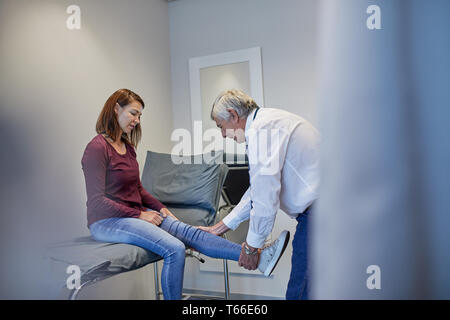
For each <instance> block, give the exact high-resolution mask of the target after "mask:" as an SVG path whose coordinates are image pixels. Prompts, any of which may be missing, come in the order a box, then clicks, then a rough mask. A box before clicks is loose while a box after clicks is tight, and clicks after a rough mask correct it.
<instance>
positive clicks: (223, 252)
mask: <svg viewBox="0 0 450 320" xmlns="http://www.w3.org/2000/svg"><path fill="white" fill-rule="evenodd" d="M89 229H90V231H91V234H92V236H93V238H94V239H95V240H97V241H104V242H116V243H128V244H132V245H136V246H139V247H142V248H144V249H146V250H149V251H151V252H154V253H156V254H158V255H160V256H161V257H163V258H164V265H163V269H162V274H161V287H162V291H163V294H164V299H166V300H174V299H176V300H179V299H181V297H182V289H183V276H184V261H185V249H186V247H189V248H193V249H195V250H197V251H199V252H201V253H203V254H205V255H207V256H209V257H212V258H220V259H228V260H235V261H238V260H239V255H240V253H241V246H240V245H239V244H236V243H233V242H230V241H228V240H225V239H224V238H221V237H218V236H215V235H213V234H210V233H208V232H205V231H202V230H200V229H197V228H195V227H193V226H190V225H187V224H185V223H183V222H181V221H177V220H175V219H174V218H172V217H170V216H167V217H165V218H164V220H163V222H162V223H161V224H160V225H159V226H156V225H154V224H152V223H150V222H147V221H144V220H141V219H136V218H108V219H103V220H99V221H96V222H94V223H93V224H91V225H90V227H89Z"/></svg>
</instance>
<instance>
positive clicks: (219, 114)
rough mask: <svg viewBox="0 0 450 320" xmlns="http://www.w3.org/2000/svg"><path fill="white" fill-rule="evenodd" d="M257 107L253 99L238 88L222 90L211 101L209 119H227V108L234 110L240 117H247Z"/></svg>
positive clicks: (228, 114)
mask: <svg viewBox="0 0 450 320" xmlns="http://www.w3.org/2000/svg"><path fill="white" fill-rule="evenodd" d="M257 107H258V105H257V104H256V102H255V100H253V99H252V98H251V97H250V96H248V95H247V94H245V93H244V92H242V91H240V90H236V89H233V90H227V91H223V92H221V93H220V94H219V95H218V96H217V98H216V100H215V101H214V103H213V106H212V109H211V119H212V120H214V119H215V118H216V119H219V120H225V121H228V120H229V119H230V113H229V112H228V111H227V110H229V109H233V110H235V111H236V113H237V114H238V116H239V117H240V118H242V117H247V116H248V115H249V114H250V113H251V112H252V111H253V110H254V109H256V108H257Z"/></svg>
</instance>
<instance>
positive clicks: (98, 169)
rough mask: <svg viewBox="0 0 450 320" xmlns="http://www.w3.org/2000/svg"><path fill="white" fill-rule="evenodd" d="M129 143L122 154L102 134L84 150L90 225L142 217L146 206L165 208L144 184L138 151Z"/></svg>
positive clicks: (154, 208)
mask: <svg viewBox="0 0 450 320" xmlns="http://www.w3.org/2000/svg"><path fill="white" fill-rule="evenodd" d="M125 145H126V150H127V151H126V153H125V154H124V155H121V154H119V153H118V152H117V151H116V149H114V147H113V146H112V145H111V144H110V143H109V142H107V141H106V139H105V138H104V137H103V136H102V135H101V134H98V135H97V136H95V137H94V138H93V139H92V140H91V141H90V142H89V143H88V145H87V146H86V149H85V150H84V154H83V158H82V160H81V165H82V168H83V172H84V177H85V181H86V193H87V202H86V205H87V220H88V227H89V226H90V225H91V224H92V223H94V222H95V221H98V220H101V219H106V218H112V217H128V218H130V217H131V218H138V217H139V215H140V214H141V211H145V210H146V208H149V209H152V210H155V211H160V210H161V209H162V208H165V206H164V205H163V204H162V203H161V202H159V201H158V200H157V199H155V198H154V197H153V196H152V195H151V194H149V193H148V192H147V191H146V190H145V189H144V187H143V186H142V183H141V179H140V178H139V165H138V163H137V161H136V152H135V150H134V148H133V147H132V146H130V145H128V144H125Z"/></svg>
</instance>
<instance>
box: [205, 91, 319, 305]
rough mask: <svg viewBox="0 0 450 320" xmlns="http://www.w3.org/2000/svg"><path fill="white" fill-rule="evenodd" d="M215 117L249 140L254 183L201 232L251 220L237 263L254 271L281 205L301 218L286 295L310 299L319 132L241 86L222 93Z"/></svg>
mask: <svg viewBox="0 0 450 320" xmlns="http://www.w3.org/2000/svg"><path fill="white" fill-rule="evenodd" d="M211 119H212V120H214V121H215V122H216V125H217V127H219V128H220V129H221V130H222V136H223V137H224V138H225V137H227V138H231V139H234V140H235V141H236V142H238V143H246V145H247V155H248V160H249V175H250V187H249V188H248V190H247V191H246V192H245V194H244V195H243V197H242V199H241V200H240V202H239V204H238V205H237V206H236V207H235V208H234V209H233V210H232V211H231V212H230V214H229V215H227V216H226V217H225V218H224V219H223V220H222V221H220V222H219V223H217V224H216V225H214V226H212V227H202V229H203V230H205V231H208V232H210V233H213V234H216V235H222V234H224V233H225V232H227V231H228V230H230V229H232V230H234V229H236V228H237V227H238V226H239V224H240V223H241V222H243V221H245V220H248V219H250V223H249V230H248V234H247V239H246V242H244V244H243V247H242V251H241V255H240V257H239V265H240V266H243V267H244V268H246V269H249V270H254V269H256V267H257V264H258V258H259V250H258V249H259V248H262V247H263V245H264V241H265V239H266V238H267V236H269V234H270V233H271V231H272V228H273V225H274V222H275V216H276V214H277V211H278V209H279V208H281V209H282V210H283V211H284V212H285V213H286V214H288V215H289V216H290V217H291V218H292V219H296V220H297V227H296V232H295V236H294V239H293V242H292V246H293V248H292V249H293V250H292V252H293V253H292V270H291V274H290V278H289V283H288V288H287V291H286V299H289V300H297V299H308V272H307V266H308V260H307V256H308V251H307V248H308V243H307V239H308V220H309V215H310V212H311V206H312V204H313V203H314V201H315V200H316V199H317V198H318V186H319V145H320V134H319V132H318V131H317V130H316V129H315V128H314V127H313V126H312V125H311V124H310V123H309V122H308V121H306V120H305V119H303V118H301V117H299V116H297V115H295V114H292V113H289V112H287V111H283V110H280V109H272V108H260V107H258V105H257V104H256V103H255V101H254V100H253V99H252V98H251V97H249V96H248V95H247V94H245V93H243V92H242V91H239V90H228V91H225V92H222V93H221V94H220V95H219V96H218V97H217V98H216V100H215V102H214V104H213V106H212V110H211Z"/></svg>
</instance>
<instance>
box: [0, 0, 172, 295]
mask: <svg viewBox="0 0 450 320" xmlns="http://www.w3.org/2000/svg"><path fill="white" fill-rule="evenodd" d="M70 4H73V2H72V1H59V0H40V1H23V0H2V1H1V2H0V106H1V110H2V118H1V122H2V126H1V127H2V137H3V138H4V142H5V147H7V148H9V149H8V151H7V153H3V152H4V151H6V150H4V151H2V153H3V155H2V166H3V168H2V180H3V183H2V190H1V197H2V199H1V200H2V201H1V203H2V208H1V209H2V210H1V212H2V215H1V226H2V229H1V230H2V232H1V236H0V237H1V239H0V240H2V241H1V247H0V248H1V254H2V255H1V256H2V267H1V272H0V275H1V276H0V277H1V281H0V283H1V284H0V286H1V287H0V297H2V298H36V297H40V298H46V297H50V296H49V293H47V292H42V290H41V289H40V288H39V287H38V286H36V282H39V281H40V280H42V273H41V269H40V268H37V267H36V261H38V260H37V252H39V250H36V249H40V248H41V246H42V244H45V243H48V242H50V241H53V240H59V239H67V238H70V237H72V236H80V235H87V234H88V229H87V228H86V206H85V202H86V193H85V185H84V177H83V174H82V170H81V157H82V154H83V151H84V148H85V146H86V144H87V143H88V142H89V141H90V140H91V139H92V138H93V137H94V135H95V134H96V133H95V123H96V120H97V117H98V115H99V112H100V110H101V108H102V107H103V104H104V102H105V101H106V99H107V98H108V97H109V95H110V94H112V93H113V92H114V91H115V90H117V89H119V88H123V87H125V88H129V89H132V90H134V91H136V92H137V93H138V94H140V95H141V96H142V98H143V99H144V101H145V103H146V107H145V109H144V115H143V116H142V127H143V139H142V141H141V144H140V146H139V147H138V161H139V163H140V166H141V170H142V169H143V165H144V160H145V151H146V150H147V149H152V150H155V151H160V152H167V151H170V134H171V131H172V117H173V115H172V108H171V94H170V66H169V65H170V61H169V23H168V19H167V17H168V8H167V2H166V1H164V0H133V1H120V0H108V1H87V0H78V1H76V4H77V5H79V6H80V7H81V19H82V25H81V30H74V31H70V30H68V29H67V28H66V19H67V17H68V16H69V15H68V14H67V13H66V8H67V7H68V6H69V5H70ZM6 154H7V155H8V156H6ZM3 164H6V167H5V165H3ZM3 170H5V174H6V176H5V175H3ZM149 272H150V274H151V268H149V269H145V270H142V271H137V272H134V273H130V274H129V275H124V276H123V277H129V278H128V281H124V280H120V279H119V280H117V281H116V280H114V278H113V279H111V280H108V283H109V284H108V283H107V284H105V285H103V284H102V287H101V288H103V289H95V290H94V289H93V290H92V294H91V295H89V294H87V295H86V296H85V297H92V298H102V297H109V298H117V297H120V298H127V297H130V296H129V295H128V294H125V296H124V294H123V292H139V293H138V294H134V295H133V297H134V298H144V297H148V298H153V296H152V295H151V294H152V293H151V292H149V288H153V284H152V283H149V282H148V279H151V276H148V274H149ZM121 277H122V276H121ZM123 277H122V279H123ZM149 285H150V287H149ZM115 288H119V289H120V290H114V289H115ZM121 290H122V291H121ZM120 292H122V293H120Z"/></svg>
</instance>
